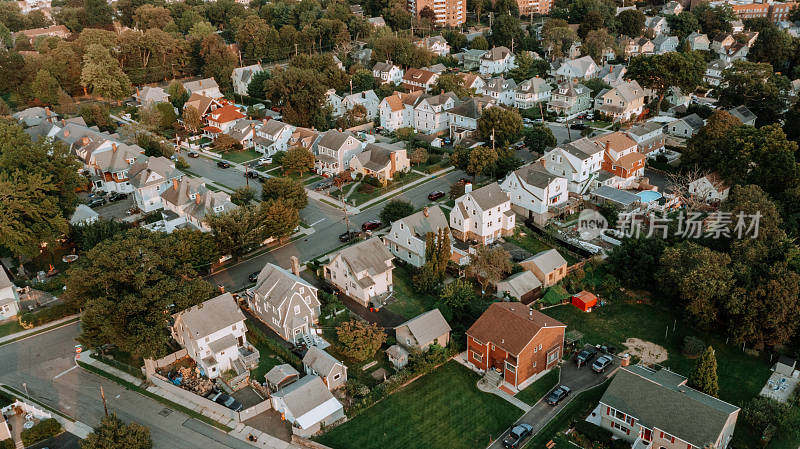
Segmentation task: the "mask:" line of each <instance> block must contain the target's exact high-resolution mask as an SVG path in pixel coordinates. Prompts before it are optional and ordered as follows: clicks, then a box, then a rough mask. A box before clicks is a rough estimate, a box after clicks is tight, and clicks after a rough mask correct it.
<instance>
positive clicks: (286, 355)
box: [247, 326, 304, 371]
mask: <svg viewBox="0 0 800 449" xmlns="http://www.w3.org/2000/svg"><path fill="white" fill-rule="evenodd" d="M247 335H248V337H247V338H248V339H249V340H250V343H252V344H253V345H254V346H258V345H260V344H263V345H264V346H266V347H267V348H268V349H269V350H270V351H272V352H274V353H275V354H277V355H278V356H279V357H281V358H282V359H283V360H285V361H286V363H288V364H290V365H292V366H293V367H295V368H296V369H297V370H299V371H303V370H304V368H303V361H302V360H300V357H297V356H296V355H295V354H294V353H293V352H291V351H289V350H288V349H286V347H285V346H283V345H282V344H280V343H278V342H277V341H275V340H273V339H272V338H269V337H267V336H266V335H265V334H264V332H262V331H261V329H259V328H258V327H256V326H248V327H247Z"/></svg>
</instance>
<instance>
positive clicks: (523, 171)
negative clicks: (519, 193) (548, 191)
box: [514, 162, 559, 189]
mask: <svg viewBox="0 0 800 449" xmlns="http://www.w3.org/2000/svg"><path fill="white" fill-rule="evenodd" d="M514 174H516V175H517V177H518V178H519V179H521V180H522V181H523V182H525V183H526V184H528V185H532V186H534V187H539V188H542V189H544V188H546V187H547V186H549V185H550V183H551V182H553V180H554V179H557V178H559V177H558V176H556V175H553V174H552V173H550V172H548V171H547V170H546V169H545V168H544V167H543V166H542V164H540V163H538V162H533V163H531V164H528V165H525V166H522V167H520V168H518V169H517V170H515V171H514Z"/></svg>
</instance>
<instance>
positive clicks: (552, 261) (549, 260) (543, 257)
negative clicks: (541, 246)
mask: <svg viewBox="0 0 800 449" xmlns="http://www.w3.org/2000/svg"><path fill="white" fill-rule="evenodd" d="M523 262H531V263H533V264H535V265H536V266H537V267H539V269H540V270H542V272H543V273H545V274H547V273H549V272H551V271H553V270H555V269H556V268H558V267H563V266H564V265H566V264H567V261H566V260H565V259H564V258H563V257H562V256H561V253H559V252H558V251H556V250H555V249H552V248H551V249H548V250H545V251H541V252H538V253H536V254H534V255H533V256H531V257H529V258H527V259H525V260H523Z"/></svg>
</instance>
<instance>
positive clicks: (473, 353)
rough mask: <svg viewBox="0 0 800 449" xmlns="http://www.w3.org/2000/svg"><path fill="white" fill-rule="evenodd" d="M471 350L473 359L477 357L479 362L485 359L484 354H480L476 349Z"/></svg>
mask: <svg viewBox="0 0 800 449" xmlns="http://www.w3.org/2000/svg"><path fill="white" fill-rule="evenodd" d="M471 352H472V358H473V359H475V360H477V361H479V362H482V361H483V354H479V353H477V352H475V351H471Z"/></svg>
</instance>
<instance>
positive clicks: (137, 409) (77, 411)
mask: <svg viewBox="0 0 800 449" xmlns="http://www.w3.org/2000/svg"><path fill="white" fill-rule="evenodd" d="M79 326H80V325H79V323H74V324H70V325H67V326H64V327H61V328H58V329H56V330H52V331H50V332H46V333H43V334H39V335H36V336H33V337H30V338H27V339H24V340H20V341H17V342H14V343H10V344H7V345H4V346H0V382H2V383H3V384H6V385H9V386H11V387H13V388H15V389H17V390H20V391H25V389H26V387H25V386H23V383H24V384H26V386H27V391H28V393H29V394H30V395H31V396H32V397H34V398H36V399H37V400H39V401H41V402H43V403H45V404H47V405H49V406H51V407H53V408H56V409H58V410H61V411H62V412H64V413H65V414H67V415H70V416H72V417H73V418H75V419H77V420H79V421H81V422H84V423H86V424H88V425H90V426H92V427H96V426H97V425H98V424H99V423H100V419H101V418H102V417H103V414H104V412H103V403H102V401H101V400H100V387H101V386H102V387H103V390H104V392H105V395H106V401H107V403H108V409H109V412H114V413H116V414H117V415H118V416H119V417H120V418H121V419H122V420H124V421H126V422H129V421H135V422H138V423H140V424H142V425H145V426H147V427H148V428H150V433H151V436H152V438H153V442H154V443H155V444H154V447H155V448H163V449H176V448H181V449H182V448H186V449H196V448H208V449H225V448H227V447H229V446H226V445H223V444H220V443H219V442H217V441H216V440H215V439H211V438H209V437H206V436H204V435H202V434H200V433H197V432H196V431H194V430H191V429H189V428H187V427H185V425H184V424H185V423H186V421H187V420H192V419H191V418H189V417H187V416H186V415H184V414H182V413H180V412H178V411H174V410H172V411H170V412H169V413H166V412H165V407H164V406H163V405H162V404H160V403H158V402H156V401H154V400H152V399H150V398H148V397H146V396H142V395H140V394H138V393H135V392H132V391H129V390H126V389H124V388H122V387H121V386H119V385H117V384H116V383H114V382H112V381H110V380H107V379H105V378H102V377H99V376H96V375H95V374H93V373H90V372H88V371H85V370H83V369H82V368H79V367H76V365H75V362H74V359H73V357H74V345H75V343H76V342H75V337H77V336H78V334H79V332H80V327H79ZM159 412H162V414H159ZM164 414H166V416H164ZM196 424H203V423H200V422H199V421H198V422H197V423H196ZM203 425H205V424H203ZM208 427H209V429H210V430H213V431H215V432H216V433H217V434H218V435H217V436H219V439H220V440H222V441H225V440H226V439H229V438H232V437H229V436H227V435H226V434H224V433H223V432H221V431H218V430H216V429H214V428H212V427H210V426H208Z"/></svg>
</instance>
